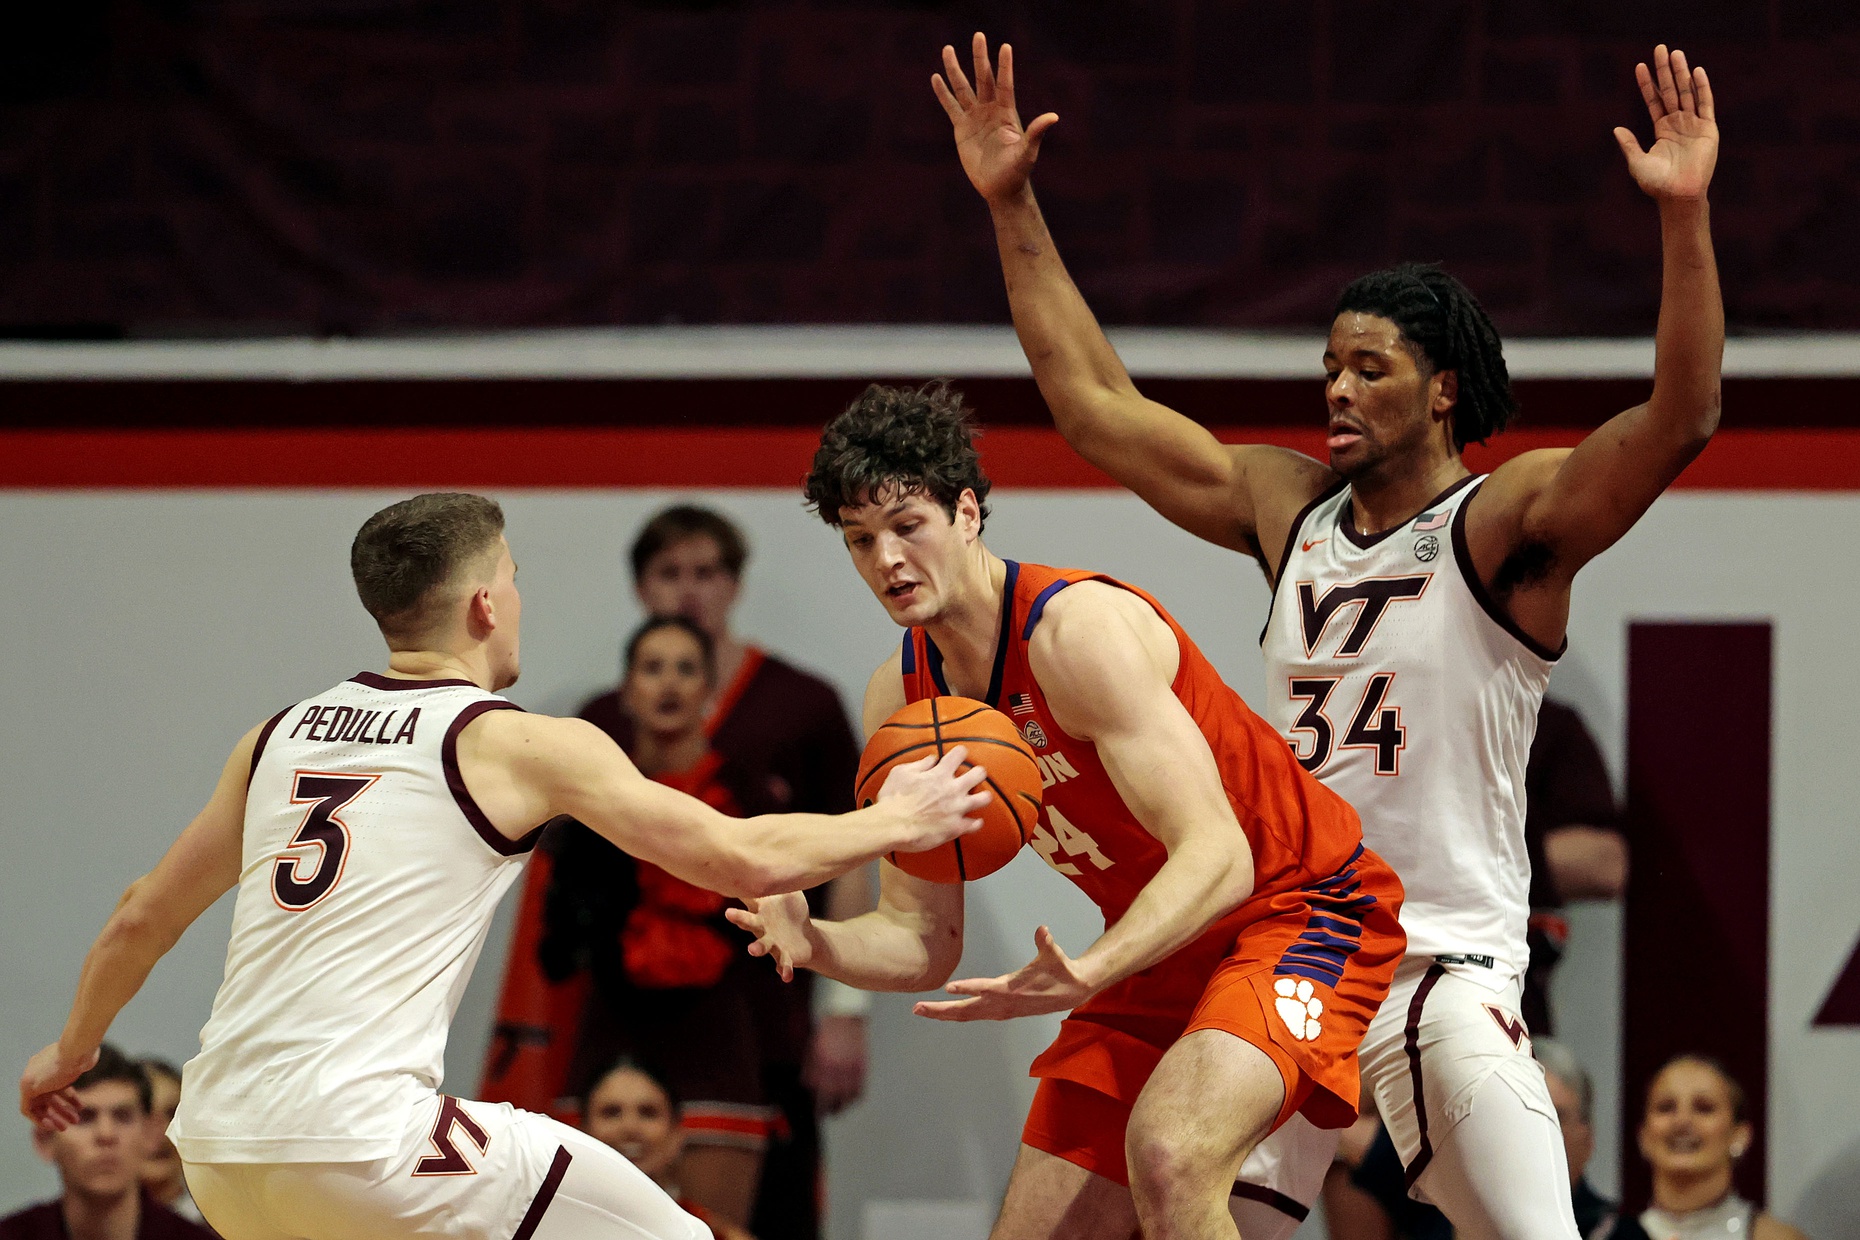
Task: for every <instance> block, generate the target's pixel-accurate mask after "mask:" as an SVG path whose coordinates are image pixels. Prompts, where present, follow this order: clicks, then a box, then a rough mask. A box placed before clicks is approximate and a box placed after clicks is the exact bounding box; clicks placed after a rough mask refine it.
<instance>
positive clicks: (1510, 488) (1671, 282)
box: [1468, 46, 1724, 633]
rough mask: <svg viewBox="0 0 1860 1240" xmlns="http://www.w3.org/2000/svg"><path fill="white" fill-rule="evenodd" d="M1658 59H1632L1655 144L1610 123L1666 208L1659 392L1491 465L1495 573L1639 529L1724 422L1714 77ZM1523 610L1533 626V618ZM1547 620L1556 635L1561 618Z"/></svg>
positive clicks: (1479, 539)
mask: <svg viewBox="0 0 1860 1240" xmlns="http://www.w3.org/2000/svg"><path fill="white" fill-rule="evenodd" d="M1653 60H1654V63H1653V68H1652V69H1651V70H1649V69H1648V67H1647V66H1646V65H1644V64H1642V65H1636V66H1635V75H1636V77H1637V78H1638V80H1639V82H1640V89H1641V95H1642V97H1643V98H1644V99H1645V100H1646V104H1647V111H1648V112H1649V114H1651V116H1652V117H1653V135H1654V142H1653V146H1652V147H1651V148H1650V149H1649V150H1646V151H1643V150H1641V148H1640V143H1639V142H1638V141H1637V140H1636V139H1635V137H1634V135H1633V134H1632V133H1631V132H1629V131H1628V130H1626V129H1617V130H1615V138H1616V140H1617V141H1618V142H1619V143H1620V144H1621V150H1622V153H1623V154H1624V155H1626V157H1627V162H1628V171H1629V172H1630V173H1631V174H1632V175H1633V177H1634V180H1635V182H1636V183H1637V184H1638V185H1639V186H1640V188H1641V189H1642V190H1643V191H1644V192H1645V193H1646V194H1647V195H1648V196H1649V197H1651V198H1653V199H1654V201H1655V202H1657V203H1658V204H1659V209H1660V236H1661V248H1662V254H1663V263H1664V274H1663V278H1662V284H1661V293H1660V321H1659V326H1658V329H1657V332H1656V335H1655V337H1654V372H1653V394H1652V396H1651V397H1649V399H1648V400H1647V403H1646V404H1644V405H1637V406H1635V407H1634V408H1632V409H1629V410H1627V411H1626V412H1624V413H1621V414H1618V415H1617V416H1615V417H1614V418H1612V419H1610V420H1609V421H1608V422H1607V423H1605V424H1604V425H1603V426H1602V427H1601V428H1600V429H1598V430H1596V431H1595V432H1594V433H1593V434H1591V435H1589V436H1588V438H1586V439H1584V440H1583V441H1582V443H1581V444H1579V445H1577V447H1576V448H1574V449H1573V450H1568V451H1546V452H1532V453H1526V454H1525V455H1524V456H1521V457H1518V458H1516V459H1514V460H1512V461H1510V462H1507V463H1506V464H1505V465H1503V466H1501V467H1500V468H1499V469H1498V470H1496V471H1495V472H1494V473H1493V475H1492V479H1491V481H1490V482H1489V483H1487V485H1486V490H1485V491H1484V492H1482V494H1481V495H1480V496H1479V498H1478V500H1477V501H1475V503H1474V506H1473V508H1472V509H1471V510H1470V511H1469V513H1468V521H1469V529H1468V535H1469V539H1470V540H1471V541H1472V544H1473V551H1474V555H1475V560H1476V561H1478V562H1479V563H1480V567H1481V572H1482V575H1483V576H1485V577H1486V578H1487V579H1488V580H1490V577H1491V573H1492V571H1494V570H1495V569H1496V567H1497V566H1498V564H1500V563H1501V562H1502V561H1503V560H1504V559H1505V557H1506V556H1507V555H1509V554H1510V551H1511V550H1512V549H1514V548H1516V547H1518V546H1524V545H1538V546H1543V547H1545V548H1547V549H1548V550H1549V552H1550V553H1551V560H1552V563H1553V565H1554V579H1555V580H1556V581H1557V582H1559V583H1561V584H1562V585H1563V586H1564V587H1566V586H1567V583H1568V581H1569V579H1570V578H1571V577H1573V576H1574V574H1575V572H1576V570H1577V569H1579V568H1581V567H1582V565H1584V564H1586V563H1588V562H1589V561H1590V560H1591V559H1593V558H1595V557H1596V556H1597V555H1600V554H1601V553H1602V552H1603V551H1605V550H1607V549H1608V548H1609V547H1611V546H1613V545H1614V544H1615V543H1616V542H1617V541H1618V540H1619V539H1620V538H1621V536H1622V535H1624V534H1626V533H1627V532H1628V530H1629V529H1631V528H1632V527H1633V525H1634V523H1635V522H1636V521H1638V520H1639V519H1640V517H1641V514H1642V513H1644V512H1646V511H1647V509H1648V508H1649V507H1650V506H1651V505H1652V504H1653V501H1654V500H1656V499H1658V498H1659V496H1660V493H1661V492H1662V491H1664V490H1665V489H1666V488H1667V487H1668V486H1670V485H1672V482H1673V480H1674V479H1675V478H1677V477H1678V476H1679V474H1680V471H1681V470H1683V469H1684V468H1685V467H1686V466H1687V465H1689V464H1691V462H1692V460H1693V458H1695V457H1696V456H1698V454H1699V453H1700V452H1701V451H1703V450H1704V448H1705V444H1706V442H1707V441H1708V440H1710V438H1711V435H1712V432H1713V431H1715V430H1716V429H1717V427H1718V412H1719V378H1720V373H1721V370H1722V367H1723V361H1724V302H1723V300H1722V299H1721V297H1720V295H1719V290H1718V266H1717V262H1716V260H1715V259H1714V258H1713V255H1712V245H1711V216H1710V208H1709V206H1708V204H1707V202H1706V190H1707V188H1708V187H1709V186H1710V184H1711V176H1712V170H1713V168H1714V167H1715V165H1716V163H1717V158H1718V125H1717V120H1716V111H1715V109H1714V108H1713V106H1712V93H1711V82H1710V81H1709V80H1708V79H1707V78H1706V76H1705V70H1703V69H1699V68H1689V67H1688V66H1687V64H1686V59H1685V53H1684V52H1677V51H1675V52H1673V53H1671V54H1670V55H1669V54H1668V53H1667V50H1666V48H1665V47H1664V46H1661V47H1659V48H1656V49H1655V50H1654V58H1653ZM1482 510H1483V511H1482ZM1565 601H1566V589H1565ZM1519 619H1520V620H1521V621H1526V627H1527V628H1530V627H1532V626H1531V625H1530V624H1529V623H1528V619H1529V618H1528V617H1525V616H1520V617H1519ZM1551 619H1552V620H1553V621H1554V623H1553V624H1552V625H1551V626H1550V627H1551V628H1554V629H1555V630H1556V631H1557V632H1559V633H1560V629H1561V621H1560V619H1557V618H1556V617H1552V618H1551Z"/></svg>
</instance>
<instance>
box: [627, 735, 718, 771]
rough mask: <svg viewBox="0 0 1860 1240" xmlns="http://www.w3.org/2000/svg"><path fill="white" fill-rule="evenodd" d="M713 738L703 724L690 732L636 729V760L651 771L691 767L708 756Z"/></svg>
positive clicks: (686, 769)
mask: <svg viewBox="0 0 1860 1240" xmlns="http://www.w3.org/2000/svg"><path fill="white" fill-rule="evenodd" d="M709 750H710V739H709V738H708V737H706V736H705V735H704V729H703V728H701V727H700V728H693V729H691V730H690V731H688V732H653V731H649V730H648V729H646V728H639V729H636V730H635V732H634V734H633V763H634V765H636V766H638V767H639V769H640V770H641V771H644V772H645V773H646V774H647V775H663V774H665V773H666V772H668V771H674V772H675V771H688V770H690V769H691V768H692V767H694V766H696V765H697V764H698V763H699V762H702V761H703V760H704V755H705V754H706V753H707V752H709Z"/></svg>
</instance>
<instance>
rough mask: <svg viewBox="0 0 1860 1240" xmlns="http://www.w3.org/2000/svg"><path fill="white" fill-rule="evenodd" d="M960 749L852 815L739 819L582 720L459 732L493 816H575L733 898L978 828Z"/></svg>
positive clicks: (808, 881)
mask: <svg viewBox="0 0 1860 1240" xmlns="http://www.w3.org/2000/svg"><path fill="white" fill-rule="evenodd" d="M964 758H965V753H964V751H963V750H962V749H961V748H960V747H958V748H956V749H953V750H951V751H950V752H949V753H948V754H947V755H945V756H944V758H943V759H942V760H941V761H931V760H926V761H923V762H914V763H910V764H908V765H906V766H901V767H898V768H897V769H896V770H894V771H893V772H892V773H891V775H890V776H889V777H887V779H886V781H885V786H884V787H883V788H881V789H880V790H879V794H878V799H877V802H876V803H875V804H873V805H872V806H870V807H868V808H866V809H861V810H856V811H854V812H853V813H850V814H837V815H835V814H763V815H760V816H758V817H755V818H731V817H729V816H728V815H725V814H722V813H719V812H718V811H717V810H715V809H712V808H711V807H710V806H708V805H706V804H704V803H703V802H702V801H699V800H698V799H697V798H696V797H691V796H686V795H685V794H684V793H682V792H678V791H675V790H673V789H671V788H668V787H666V786H665V785H664V784H660V783H655V782H653V781H652V780H649V779H647V778H646V777H645V776H644V775H641V774H640V773H639V770H638V768H637V767H635V766H634V765H633V763H632V762H631V761H630V760H629V759H628V758H627V756H626V755H625V754H624V753H622V752H621V751H620V747H619V746H617V745H615V744H614V743H613V741H612V739H611V738H609V737H608V736H607V734H606V733H605V732H602V731H601V730H600V729H599V728H597V727H595V726H594V725H593V724H591V723H587V722H585V721H583V720H580V719H555V718H551V717H549V716H547V715H532V714H526V713H524V712H521V711H492V712H490V713H489V714H486V715H483V716H481V717H480V718H478V719H476V720H474V721H473V722H472V723H470V724H469V725H467V727H466V728H465V730H464V732H462V733H461V734H460V740H459V762H460V767H461V770H462V772H463V774H464V777H465V782H466V785H467V786H468V787H470V788H471V790H472V794H473V796H474V797H476V799H477V800H478V803H479V805H480V806H481V807H483V808H484V810H485V812H486V814H487V815H488V816H489V817H490V818H491V821H492V822H494V823H499V824H504V823H511V824H519V823H521V824H534V823H538V822H544V821H547V820H548V819H551V818H554V817H557V816H559V815H562V814H567V815H569V816H571V817H573V818H576V819H579V820H580V821H581V822H583V823H586V824H587V825H588V826H589V827H591V828H593V829H594V830H595V831H596V832H597V833H599V834H600V835H602V836H604V837H605V838H607V839H608V840H610V841H612V842H613V843H614V844H615V845H617V846H618V847H620V848H621V849H623V850H624V851H626V852H628V853H630V854H632V855H633V856H635V857H638V858H640V859H642V860H645V861H650V862H652V863H653V864H654V865H657V866H662V867H663V868H665V869H666V870H668V871H670V872H671V873H673V874H676V875H677V876H678V877H680V878H682V879H684V880H685V881H686V882H690V883H695V884H697V885H698V886H700V887H703V888H706V889H707V890H710V891H716V892H721V893H722V894H724V895H730V896H739V897H741V896H763V895H770V894H773V893H776V892H784V891H799V890H802V889H805V888H808V887H815V886H818V885H819V884H821V883H824V882H826V881H827V880H829V879H832V878H836V877H838V876H839V875H841V874H844V873H845V872H846V871H848V870H851V869H854V868H855V867H857V866H860V865H863V864H865V863H866V862H868V861H871V860H873V859H874V858H877V857H880V856H883V855H884V854H885V853H888V852H890V851H892V850H893V849H895V848H905V849H923V848H934V847H935V846H936V845H938V844H942V843H945V842H947V841H949V840H952V839H955V838H956V837H957V836H959V835H966V834H968V833H969V832H970V831H973V830H975V829H976V828H977V827H979V826H980V825H981V820H980V819H979V818H973V817H970V815H973V814H975V813H978V812H979V811H980V810H981V809H982V808H983V807H984V806H985V805H987V803H988V794H987V793H985V792H976V791H975V787H976V785H977V784H978V783H980V782H981V780H982V779H983V778H984V777H985V775H986V772H984V771H983V770H982V768H980V767H973V768H971V769H969V770H968V771H964V772H962V773H961V774H958V773H957V767H958V766H959V765H960V764H961V763H962V762H963V761H964Z"/></svg>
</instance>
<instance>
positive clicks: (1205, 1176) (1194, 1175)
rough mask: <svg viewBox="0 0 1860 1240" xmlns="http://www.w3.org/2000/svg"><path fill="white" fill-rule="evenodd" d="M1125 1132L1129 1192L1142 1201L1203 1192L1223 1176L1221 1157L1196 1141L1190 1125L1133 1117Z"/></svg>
mask: <svg viewBox="0 0 1860 1240" xmlns="http://www.w3.org/2000/svg"><path fill="white" fill-rule="evenodd" d="M1131 1120H1132V1122H1131V1125H1130V1127H1129V1129H1128V1130H1127V1131H1126V1132H1125V1134H1124V1161H1125V1164H1126V1166H1127V1167H1128V1168H1129V1172H1130V1191H1131V1193H1132V1194H1133V1195H1134V1196H1135V1197H1136V1198H1137V1199H1138V1200H1139V1201H1149V1202H1158V1203H1161V1202H1167V1201H1169V1200H1172V1199H1175V1198H1177V1197H1180V1196H1182V1195H1185V1194H1201V1193H1205V1192H1206V1191H1207V1190H1208V1187H1209V1185H1211V1184H1213V1183H1214V1182H1215V1181H1217V1180H1218V1179H1219V1178H1220V1170H1219V1168H1218V1166H1217V1165H1216V1164H1217V1163H1218V1161H1219V1160H1217V1159H1216V1158H1214V1157H1213V1156H1212V1151H1210V1150H1208V1149H1206V1148H1205V1147H1204V1146H1203V1145H1202V1144H1201V1143H1199V1142H1197V1141H1196V1140H1195V1137H1194V1135H1193V1134H1192V1132H1191V1131H1190V1129H1189V1126H1188V1125H1171V1124H1164V1123H1157V1122H1153V1121H1151V1122H1143V1121H1142V1120H1140V1119H1139V1117H1138V1116H1134V1115H1133V1116H1132V1117H1131Z"/></svg>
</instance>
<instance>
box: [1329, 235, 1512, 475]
mask: <svg viewBox="0 0 1860 1240" xmlns="http://www.w3.org/2000/svg"><path fill="white" fill-rule="evenodd" d="M1350 313H1357V314H1374V315H1379V316H1381V317H1382V318H1385V319H1388V320H1389V321H1390V322H1392V323H1394V324H1395V326H1397V327H1399V328H1400V329H1401V334H1402V335H1403V336H1404V337H1406V338H1407V340H1408V343H1409V344H1411V345H1412V346H1413V347H1414V349H1415V351H1416V352H1417V353H1418V354H1419V355H1420V357H1421V358H1422V359H1423V360H1424V361H1425V362H1426V363H1427V365H1428V366H1430V367H1432V368H1433V369H1434V370H1435V371H1442V370H1452V371H1457V372H1458V374H1459V379H1460V385H1459V399H1458V401H1456V402H1455V404H1454V406H1453V446H1454V447H1455V448H1464V447H1465V446H1466V445H1467V444H1469V443H1484V442H1485V441H1486V440H1487V439H1488V438H1489V437H1491V436H1493V435H1496V434H1497V433H1498V432H1499V431H1502V430H1504V429H1505V424H1506V423H1507V422H1509V421H1510V420H1511V415H1512V414H1514V413H1516V412H1517V411H1518V400H1517V397H1515V396H1513V395H1512V394H1511V374H1510V372H1509V371H1507V370H1506V369H1505V346H1504V344H1503V343H1502V342H1501V341H1500V340H1499V338H1498V331H1497V329H1496V328H1494V327H1493V326H1492V319H1491V316H1489V315H1487V314H1486V312H1485V307H1484V306H1482V305H1480V304H1479V299H1478V298H1476V297H1474V296H1473V295H1472V293H1471V292H1470V291H1469V290H1468V289H1467V287H1466V286H1465V285H1464V284H1461V283H1460V282H1459V281H1458V280H1456V279H1454V278H1453V277H1452V276H1450V275H1448V274H1447V273H1446V272H1445V271H1443V270H1441V269H1440V268H1439V267H1438V266H1436V265H1435V264H1433V263H1403V264H1402V265H1401V266H1399V267H1390V268H1388V269H1387V270H1385V271H1372V272H1370V273H1369V274H1368V275H1366V276H1363V277H1361V278H1360V279H1357V280H1355V281H1353V282H1352V283H1351V284H1350V286H1349V287H1348V288H1346V289H1344V290H1343V293H1342V295H1341V296H1339V297H1338V298H1337V309H1336V312H1335V314H1333V315H1332V317H1333V318H1334V317H1336V315H1338V314H1350Z"/></svg>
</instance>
